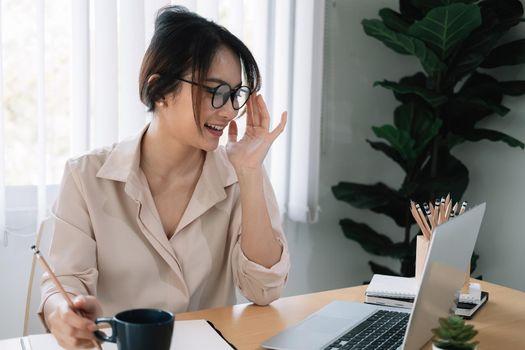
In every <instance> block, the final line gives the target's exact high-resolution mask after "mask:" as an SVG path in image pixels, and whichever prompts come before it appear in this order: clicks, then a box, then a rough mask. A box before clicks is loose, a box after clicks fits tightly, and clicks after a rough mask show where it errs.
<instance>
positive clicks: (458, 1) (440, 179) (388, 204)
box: [332, 0, 525, 276]
mask: <svg viewBox="0 0 525 350" xmlns="http://www.w3.org/2000/svg"><path fill="white" fill-rule="evenodd" d="M522 16H523V7H522V4H521V2H520V1H519V0H483V1H476V0H401V1H400V2H399V12H397V11H394V10H392V9H389V8H384V9H382V10H380V11H379V17H380V18H381V19H365V20H363V22H362V25H363V28H364V30H365V33H366V34H367V35H369V36H371V37H373V38H376V39H378V40H380V41H381V42H382V43H383V44H385V45H386V46H387V47H388V48H390V49H392V50H394V51H395V52H397V53H399V54H402V55H411V56H416V57H417V58H418V60H419V62H420V65H421V68H422V70H421V71H418V72H416V73H414V74H413V75H411V76H406V77H403V78H401V79H400V80H399V81H388V80H383V81H378V82H376V83H375V85H377V86H381V87H383V88H386V89H389V90H391V91H392V92H393V94H394V96H395V98H396V99H397V100H398V101H399V103H400V104H399V106H398V107H397V108H396V109H395V111H394V120H393V123H392V124H388V125H383V126H378V127H373V128H372V129H373V132H374V134H375V136H376V137H377V138H379V139H381V140H367V142H368V143H369V144H370V146H371V147H372V148H373V149H374V150H377V151H380V152H382V153H384V155H386V156H387V157H388V158H390V159H391V160H392V161H394V162H395V164H397V166H399V167H401V169H402V170H403V171H404V173H405V177H404V180H403V182H402V183H401V184H400V185H399V188H391V187H389V186H387V185H385V184H384V183H381V182H379V183H375V184H359V183H353V182H340V183H339V184H337V185H336V186H333V187H332V191H333V193H334V195H335V197H336V198H337V199H338V200H341V201H345V202H347V203H349V204H350V205H352V206H354V207H356V208H360V209H369V210H372V211H374V212H376V213H378V214H384V215H387V216H389V217H390V218H392V220H393V221H394V222H395V223H396V224H397V225H398V226H400V227H402V228H404V239H403V240H401V241H398V242H394V241H393V240H392V239H391V238H390V237H389V236H388V235H386V234H383V233H379V232H377V231H375V230H374V229H373V228H372V227H370V226H369V225H367V224H365V223H361V222H357V221H355V220H353V219H350V218H346V219H342V220H341V221H340V225H341V228H342V230H343V232H344V234H345V235H346V236H347V237H348V238H350V239H352V240H355V241H356V242H358V243H359V244H360V245H361V246H362V247H363V248H364V249H365V250H366V251H367V252H369V253H372V254H374V255H379V256H389V257H394V258H397V259H399V260H400V261H401V270H400V271H399V272H397V271H394V270H393V269H391V268H389V267H386V266H381V265H379V264H376V263H374V262H373V261H370V262H369V264H370V266H371V269H372V271H373V272H374V273H384V274H391V275H403V276H413V275H414V259H415V241H416V240H415V236H416V233H417V232H415V230H414V231H412V230H411V227H412V225H413V224H414V221H413V219H412V217H411V215H410V211H409V200H410V199H412V200H415V201H418V202H424V201H428V200H430V199H432V198H434V197H435V196H441V195H443V194H447V193H450V194H451V196H452V198H454V199H455V200H459V199H461V198H462V196H463V194H464V192H465V190H466V188H467V185H468V182H469V171H468V169H467V168H466V166H465V165H464V164H463V163H462V162H461V160H460V159H458V158H456V157H455V156H454V155H453V154H452V152H451V151H452V150H453V149H454V147H455V146H457V145H458V144H460V143H464V142H477V141H480V140H490V141H498V142H504V143H506V144H507V145H509V146H511V147H520V148H522V149H523V148H524V144H523V143H522V142H521V141H520V140H518V139H516V138H514V137H512V136H510V135H507V134H504V133H502V132H499V131H497V130H491V129H486V128H482V127H479V126H478V123H479V122H480V121H481V120H484V119H486V118H495V117H498V116H499V117H502V116H505V115H506V114H507V113H508V112H509V108H507V107H505V106H504V105H503V103H502V102H503V99H504V96H505V95H510V96H519V95H522V94H524V93H525V81H498V79H496V78H495V77H494V76H492V75H491V69H492V68H496V67H500V66H506V65H517V64H522V63H525V39H520V40H513V41H510V42H506V43H504V44H502V42H505V41H506V39H505V34H506V33H508V31H509V30H510V29H511V28H512V27H514V26H516V25H517V24H519V23H520V22H521V21H522ZM507 41H508V40H507ZM475 265H476V264H475V261H473V264H472V266H473V268H475Z"/></svg>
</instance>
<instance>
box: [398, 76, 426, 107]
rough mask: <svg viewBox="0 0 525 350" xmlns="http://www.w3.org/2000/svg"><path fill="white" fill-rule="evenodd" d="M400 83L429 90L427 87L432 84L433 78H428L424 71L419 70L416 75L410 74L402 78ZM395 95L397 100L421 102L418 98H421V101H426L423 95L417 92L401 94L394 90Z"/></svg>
mask: <svg viewBox="0 0 525 350" xmlns="http://www.w3.org/2000/svg"><path fill="white" fill-rule="evenodd" d="M398 83H399V84H401V85H407V86H412V87H418V88H420V89H423V90H427V87H428V86H429V85H430V84H432V80H430V79H428V77H427V76H426V75H425V74H424V73H422V72H417V73H416V74H414V75H409V76H405V77H403V78H401V79H400V80H399V82H398ZM394 96H395V98H396V100H398V101H400V102H402V103H410V102H419V101H418V100H421V102H423V103H426V102H425V100H423V99H422V98H421V97H419V96H418V95H415V94H399V93H397V92H395V91H394Z"/></svg>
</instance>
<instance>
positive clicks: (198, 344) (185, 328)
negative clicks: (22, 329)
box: [0, 320, 232, 350]
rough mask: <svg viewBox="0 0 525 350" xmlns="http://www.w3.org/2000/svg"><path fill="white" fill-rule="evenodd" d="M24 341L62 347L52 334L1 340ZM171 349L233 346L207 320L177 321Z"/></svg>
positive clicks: (8, 348) (107, 348)
mask: <svg viewBox="0 0 525 350" xmlns="http://www.w3.org/2000/svg"><path fill="white" fill-rule="evenodd" d="M21 340H22V341H24V344H25V350H59V349H62V348H61V347H60V346H59V345H58V343H57V342H56V340H55V337H53V335H51V334H38V335H30V336H28V337H24V338H14V339H7V340H3V341H0V349H2V350H21V349H23V348H22V345H21V342H20V341H21ZM170 348H171V349H174V350H175V349H176V350H185V349H186V350H192V349H209V350H231V349H232V348H231V346H230V345H229V344H228V343H227V342H226V341H225V340H224V339H223V338H222V337H221V336H220V335H219V334H218V333H217V332H216V331H215V329H213V328H212V327H211V326H210V325H209V324H208V322H207V321H206V320H191V321H175V326H174V329H173V338H172V340H171V347H170ZM102 349H104V350H116V349H117V345H116V344H114V343H108V342H105V343H103V344H102Z"/></svg>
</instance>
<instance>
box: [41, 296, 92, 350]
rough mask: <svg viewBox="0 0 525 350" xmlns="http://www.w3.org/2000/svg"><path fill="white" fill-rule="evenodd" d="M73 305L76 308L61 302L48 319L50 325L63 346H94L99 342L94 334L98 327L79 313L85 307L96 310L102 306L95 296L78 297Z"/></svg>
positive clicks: (69, 347)
mask: <svg viewBox="0 0 525 350" xmlns="http://www.w3.org/2000/svg"><path fill="white" fill-rule="evenodd" d="M73 305H74V307H75V310H73V309H71V308H70V307H69V306H68V305H67V303H65V302H64V303H62V304H59V305H58V306H57V307H56V308H55V309H54V311H52V312H51V313H50V314H49V317H48V318H47V319H46V321H47V323H48V326H49V328H50V330H51V332H52V333H53V335H54V336H55V338H56V339H57V342H58V343H59V344H60V346H62V347H63V348H66V349H73V348H93V346H94V345H95V344H98V342H97V340H96V337H95V335H94V334H93V332H94V331H95V330H97V328H98V327H97V325H96V324H95V323H94V322H93V321H91V320H90V319H88V318H84V317H82V316H81V315H79V313H80V312H83V309H87V310H90V311H93V312H96V311H97V308H99V307H100V306H99V304H98V302H97V301H96V298H94V297H76V298H75V300H74V301H73Z"/></svg>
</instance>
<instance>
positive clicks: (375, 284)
mask: <svg viewBox="0 0 525 350" xmlns="http://www.w3.org/2000/svg"><path fill="white" fill-rule="evenodd" d="M471 286H472V287H471V290H476V288H477V287H479V284H477V283H472V284H471ZM476 286H477V287H476ZM418 290H419V286H418V283H417V281H416V279H415V278H412V277H398V276H387V275H379V274H375V275H374V276H373V277H372V280H371V281H370V284H369V285H368V287H367V289H366V292H365V303H368V304H376V305H383V306H394V307H401V308H405V309H411V308H412V306H413V305H414V299H415V298H416V294H417V292H418ZM488 298H489V294H488V293H487V292H481V291H480V292H479V293H475V292H472V293H469V294H461V295H460V299H459V301H458V300H456V307H455V308H454V313H455V314H456V315H458V316H461V317H463V318H466V319H471V318H472V316H473V315H474V314H475V313H476V312H477V311H478V310H479V309H480V308H481V307H482V306H483V305H484V304H485V303H486V302H487V301H488Z"/></svg>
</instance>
